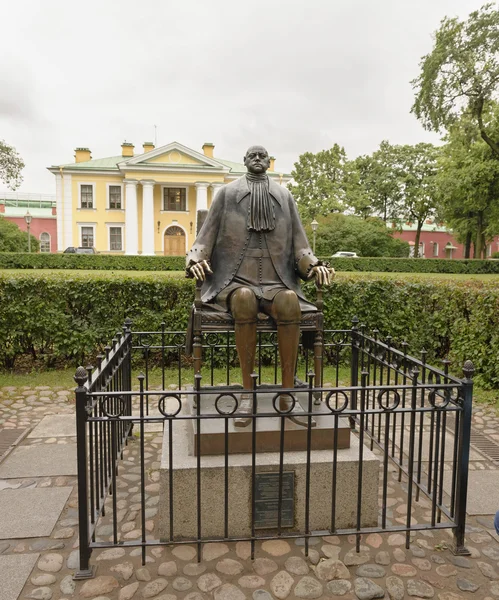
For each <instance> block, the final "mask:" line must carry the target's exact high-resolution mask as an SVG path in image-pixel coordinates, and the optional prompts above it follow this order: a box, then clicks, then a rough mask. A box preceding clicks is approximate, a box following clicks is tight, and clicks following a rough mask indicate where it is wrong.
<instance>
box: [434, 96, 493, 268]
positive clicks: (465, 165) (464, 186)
mask: <svg viewBox="0 0 499 600" xmlns="http://www.w3.org/2000/svg"><path fill="white" fill-rule="evenodd" d="M486 119H487V122H488V127H489V129H490V130H491V131H493V132H494V134H495V135H496V136H497V137H498V139H499V105H498V104H494V105H493V106H491V110H490V111H489V112H488V114H487V117H486ZM446 142H447V143H446V144H445V145H444V146H443V147H442V150H441V156H440V160H439V162H440V169H439V173H438V176H437V189H438V195H439V200H440V202H439V203H440V215H441V218H442V219H443V220H445V221H446V222H447V223H448V224H449V225H450V226H451V227H452V228H453V229H454V230H455V231H456V232H457V233H458V238H459V240H460V241H462V242H464V244H465V252H466V255H467V256H469V255H470V250H469V249H470V246H471V243H472V242H473V245H474V256H475V257H476V258H480V257H482V256H484V254H485V250H486V242H487V241H489V240H491V239H492V238H493V237H494V235H495V234H496V233H497V232H498V231H499V202H498V201H499V160H498V158H497V157H496V156H495V155H494V153H493V151H492V150H491V148H490V146H489V145H488V144H486V143H485V142H484V141H483V140H482V138H481V137H480V132H479V130H478V126H477V125H476V124H475V123H474V122H473V121H472V120H471V119H470V118H469V117H467V116H463V117H461V119H459V120H458V121H456V122H455V123H454V124H453V125H451V126H450V129H449V133H448V135H447V136H446Z"/></svg>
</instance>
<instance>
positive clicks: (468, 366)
mask: <svg viewBox="0 0 499 600" xmlns="http://www.w3.org/2000/svg"><path fill="white" fill-rule="evenodd" d="M463 373H464V376H465V377H466V379H473V375H474V374H475V365H474V364H473V363H472V362H471V360H466V361H465V362H464V365H463Z"/></svg>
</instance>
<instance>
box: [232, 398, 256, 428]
mask: <svg viewBox="0 0 499 600" xmlns="http://www.w3.org/2000/svg"><path fill="white" fill-rule="evenodd" d="M252 400H253V397H252V395H251V394H241V400H240V402H239V406H238V411H237V414H240V415H241V414H242V415H251V413H252ZM250 423H251V417H249V416H248V417H244V416H243V417H236V418H235V419H234V427H247V426H248V425H250Z"/></svg>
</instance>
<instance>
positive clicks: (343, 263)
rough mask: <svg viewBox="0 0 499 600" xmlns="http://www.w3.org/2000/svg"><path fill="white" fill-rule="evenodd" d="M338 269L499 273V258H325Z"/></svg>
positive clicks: (384, 271)
mask: <svg viewBox="0 0 499 600" xmlns="http://www.w3.org/2000/svg"><path fill="white" fill-rule="evenodd" d="M324 260H328V261H329V262H330V263H331V265H332V266H333V267H334V268H335V269H337V270H338V271H368V272H379V273H456V274H463V275H475V274H476V275H478V274H487V273H490V274H494V273H499V260H474V259H473V260H472V259H463V260H447V259H441V258H440V259H438V258H382V257H380V258H327V259H326V258H324Z"/></svg>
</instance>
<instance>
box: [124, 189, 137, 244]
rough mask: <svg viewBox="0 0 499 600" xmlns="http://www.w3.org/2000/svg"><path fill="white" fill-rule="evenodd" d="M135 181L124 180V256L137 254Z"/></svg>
mask: <svg viewBox="0 0 499 600" xmlns="http://www.w3.org/2000/svg"><path fill="white" fill-rule="evenodd" d="M137 183H138V182H137V181H135V180H134V179H125V254H134V255H136V254H138V253H139V224H138V212H137Z"/></svg>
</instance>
